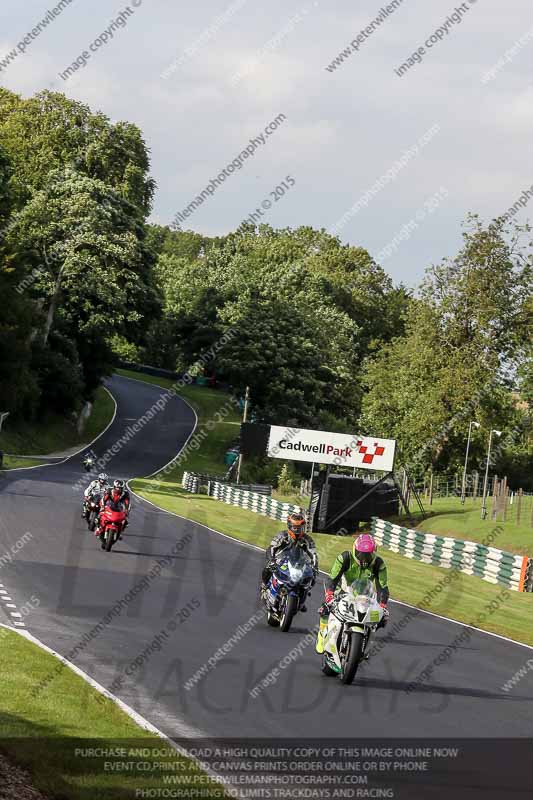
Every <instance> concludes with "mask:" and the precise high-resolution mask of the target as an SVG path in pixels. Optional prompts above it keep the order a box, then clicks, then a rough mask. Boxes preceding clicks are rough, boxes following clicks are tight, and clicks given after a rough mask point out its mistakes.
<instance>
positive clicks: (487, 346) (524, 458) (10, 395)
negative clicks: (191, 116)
mask: <svg viewBox="0 0 533 800" xmlns="http://www.w3.org/2000/svg"><path fill="white" fill-rule="evenodd" d="M154 189H155V186H154V181H153V179H152V178H151V177H150V174H149V153H148V150H147V147H146V145H145V142H144V140H143V137H142V134H141V132H140V131H139V130H138V129H137V128H136V126H135V125H132V124H130V123H127V122H117V123H112V122H111V121H110V120H109V119H108V118H107V117H106V116H105V115H103V114H101V113H99V112H96V113H95V112H93V111H92V110H91V109H89V108H88V107H87V106H86V105H83V104H82V103H79V102H77V101H74V100H70V99H68V98H66V97H65V96H64V95H61V94H57V93H52V92H47V91H44V92H40V93H39V94H37V95H35V96H34V97H30V98H28V99H24V98H22V97H19V96H18V95H16V94H14V93H12V92H10V91H8V90H6V89H0V296H1V297H2V304H1V305H0V409H1V410H4V409H5V410H10V411H11V412H12V414H13V415H17V414H18V415H19V416H22V417H31V416H32V415H35V414H37V413H42V412H43V411H44V412H46V411H50V410H51V411H59V412H61V413H70V412H75V411H78V410H79V408H80V406H81V403H82V402H83V400H84V399H85V398H90V397H91V396H92V394H93V393H94V390H95V388H96V387H97V386H98V384H99V382H100V381H101V379H102V376H103V375H104V374H106V372H107V371H108V370H109V369H110V368H111V367H112V364H113V363H114V362H116V360H117V358H120V359H123V360H130V361H137V362H143V363H150V364H153V365H154V366H159V367H165V368H167V369H171V370H177V371H184V370H188V369H190V368H191V365H193V364H198V363H201V364H203V366H202V367H200V369H202V370H203V371H204V374H205V375H207V376H214V377H216V378H218V379H220V380H222V381H225V382H228V383H230V384H231V385H232V386H233V388H234V391H235V392H236V393H237V394H243V393H244V390H245V387H246V386H250V389H251V396H252V405H253V410H254V414H255V418H256V419H258V420H266V421H270V422H276V423H280V424H290V425H302V426H308V427H323V428H326V429H330V430H339V431H358V432H360V433H368V434H374V435H381V436H391V437H394V438H396V439H398V442H399V446H400V460H401V461H402V462H403V463H407V464H408V465H410V466H411V467H412V469H413V470H414V471H415V472H417V473H421V472H423V471H424V470H425V469H426V468H427V467H428V466H433V467H435V468H437V469H448V468H451V469H454V468H456V467H457V466H459V465H460V463H461V461H462V458H463V453H464V444H465V438H466V431H467V429H468V423H469V421H470V420H471V419H476V420H478V421H479V422H480V423H481V424H482V426H483V427H482V429H480V430H479V431H474V437H473V448H472V453H473V458H474V460H475V459H477V460H478V461H479V460H480V459H481V458H482V457H483V455H484V450H485V446H486V433H487V430H488V429H490V428H491V427H496V428H498V429H500V428H501V429H502V430H504V431H505V432H506V433H505V436H504V437H503V438H502V441H501V443H500V445H499V447H498V448H497V451H496V458H497V463H496V465H495V467H496V469H500V470H505V471H506V472H507V473H508V474H509V475H513V476H516V475H518V474H519V473H523V472H525V471H527V470H531V466H532V462H533V446H532V425H531V416H530V415H531V411H530V409H531V404H532V402H533V369H532V358H531V355H532V353H531V342H532V339H533V337H532V336H531V333H532V331H531V320H532V318H533V303H532V293H531V285H532V260H531V241H530V231H529V229H528V228H527V227H522V228H518V227H516V226H508V225H506V223H505V222H504V221H503V220H494V221H493V222H491V223H490V224H488V225H483V224H482V223H481V221H480V220H479V219H478V218H477V217H474V216H473V217H470V218H469V219H468V221H467V225H466V228H465V231H464V241H463V245H462V247H461V249H460V251H459V253H457V255H456V256H455V257H454V258H449V259H445V260H444V261H442V263H440V264H437V265H436V266H433V267H431V268H429V269H428V270H427V273H426V278H425V280H424V281H423V283H422V285H421V286H420V288H419V289H418V290H417V291H416V292H414V293H413V294H412V293H411V292H409V291H407V290H406V289H405V288H404V287H403V286H401V285H400V286H394V285H393V283H392V281H391V279H390V277H389V276H388V275H387V274H386V273H385V272H384V270H383V269H382V268H381V267H380V266H379V265H378V264H377V263H376V262H375V261H374V260H373V259H372V257H371V255H370V254H369V253H368V252H367V251H366V250H364V249H363V248H361V247H354V246H345V245H343V244H342V243H341V242H340V241H339V240H338V239H337V238H336V237H333V236H331V235H330V234H328V233H327V232H326V231H324V230H320V231H317V230H314V229H312V228H310V227H307V226H302V227H299V228H297V229H296V230H292V229H288V228H287V229H280V230H275V229H273V228H271V227H270V226H268V225H261V226H259V227H256V226H254V225H251V224H250V223H243V224H242V225H241V226H240V227H239V228H238V229H237V230H236V231H234V232H232V233H230V234H228V235H226V236H221V237H209V236H205V235H202V234H201V233H197V232H194V231H183V230H181V229H180V228H174V229H171V228H169V227H166V226H163V225H156V224H147V222H146V219H147V217H148V214H149V212H150V209H151V203H152V198H153V194H154ZM275 468H276V469H278V470H279V464H276V465H275ZM265 469H267V467H265ZM276 474H277V473H276ZM521 482H522V484H523V485H524V486H525V483H524V481H523V480H522V481H521Z"/></svg>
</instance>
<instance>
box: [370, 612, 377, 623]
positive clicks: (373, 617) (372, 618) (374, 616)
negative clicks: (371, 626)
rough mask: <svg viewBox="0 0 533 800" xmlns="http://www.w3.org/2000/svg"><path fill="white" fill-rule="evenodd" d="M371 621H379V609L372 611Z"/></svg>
mask: <svg viewBox="0 0 533 800" xmlns="http://www.w3.org/2000/svg"><path fill="white" fill-rule="evenodd" d="M370 622H379V611H377V610H375V611H371V612H370Z"/></svg>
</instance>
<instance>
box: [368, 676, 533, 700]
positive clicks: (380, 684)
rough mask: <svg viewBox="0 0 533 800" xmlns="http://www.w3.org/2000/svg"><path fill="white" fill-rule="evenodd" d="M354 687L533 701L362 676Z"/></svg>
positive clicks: (483, 690)
mask: <svg viewBox="0 0 533 800" xmlns="http://www.w3.org/2000/svg"><path fill="white" fill-rule="evenodd" d="M352 686H353V688H357V686H359V688H361V687H363V686H364V687H365V688H368V689H386V690H388V691H390V690H391V689H393V690H396V691H406V692H407V689H409V692H408V694H411V693H412V694H442V693H443V692H446V694H448V695H456V696H457V697H480V698H485V699H487V700H511V699H512V700H526V701H531V700H533V697H526V696H524V695H520V696H519V695H513V697H512V698H511V697H510V696H509V695H508V694H505V693H503V692H490V691H487V690H486V689H476V688H473V687H464V686H449V685H445V684H441V685H438V684H432V683H424V684H418V685H416V686H413V685H412V684H411V683H410V682H408V681H394V680H390V679H386V680H385V679H383V680H381V679H380V678H364V677H362V676H361V678H359V677H358V679H357V682H356V683H354V684H353V685H352Z"/></svg>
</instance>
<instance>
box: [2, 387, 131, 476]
mask: <svg viewBox="0 0 533 800" xmlns="http://www.w3.org/2000/svg"><path fill="white" fill-rule="evenodd" d="M114 411H115V404H114V402H113V400H112V398H111V397H110V395H109V393H108V392H107V391H106V390H105V389H104V388H103V387H100V388H98V389H97V390H96V394H95V398H94V405H93V410H92V413H91V416H90V417H89V419H88V421H87V423H86V425H85V429H84V431H83V434H82V435H81V436H80V435H79V434H78V431H77V429H76V425H75V424H74V423H73V422H71V421H70V420H68V419H65V418H64V417H61V416H59V415H54V416H49V417H46V418H45V419H40V420H37V421H34V422H25V421H21V420H17V421H16V422H13V423H11V424H10V421H9V417H8V419H7V420H6V422H4V426H3V428H2V432H1V433H0V449H2V450H4V451H5V452H7V453H10V454H11V455H12V456H31V455H34V454H37V455H40V456H42V455H46V454H48V453H55V452H57V451H63V450H67V449H69V448H71V447H75V446H76V445H80V446H82V445H83V444H85V443H87V442H90V441H92V440H93V439H95V438H96V436H98V434H99V433H101V432H102V431H103V430H104V428H105V427H106V426H107V425H108V424H109V423H110V422H111V419H112V418H113V414H114ZM19 466H31V465H29V464H20V465H19Z"/></svg>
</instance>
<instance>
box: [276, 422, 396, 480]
mask: <svg viewBox="0 0 533 800" xmlns="http://www.w3.org/2000/svg"><path fill="white" fill-rule="evenodd" d="M395 449H396V442H395V440H394V439H377V438H376V437H375V436H359V435H355V434H354V435H350V434H345V433H328V432H327V431H312V430H306V429H305V428H283V427H280V426H277V425H271V426H270V434H269V438H268V447H267V455H269V456H270V457H271V458H283V459H287V460H290V461H314V462H316V463H320V464H334V465H336V466H343V467H355V468H357V469H369V470H372V471H375V472H392V470H393V467H394V454H395Z"/></svg>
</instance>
